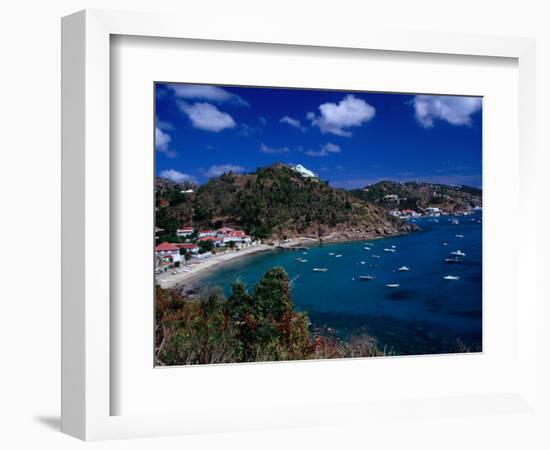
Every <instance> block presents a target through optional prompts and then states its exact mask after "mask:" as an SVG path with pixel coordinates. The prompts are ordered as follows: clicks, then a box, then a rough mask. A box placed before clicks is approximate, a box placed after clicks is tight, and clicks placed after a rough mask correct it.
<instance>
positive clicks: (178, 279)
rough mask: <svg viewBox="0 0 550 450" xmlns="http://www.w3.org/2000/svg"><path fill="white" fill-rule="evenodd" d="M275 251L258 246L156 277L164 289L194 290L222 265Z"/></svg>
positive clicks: (225, 254) (192, 264)
mask: <svg viewBox="0 0 550 450" xmlns="http://www.w3.org/2000/svg"><path fill="white" fill-rule="evenodd" d="M273 250H277V247H274V246H273V245H267V244H258V245H255V246H253V247H249V248H245V249H243V250H239V251H232V252H227V253H223V254H220V255H215V256H212V257H210V258H208V259H205V260H203V261H200V262H193V263H191V264H189V265H184V266H182V268H183V269H189V271H186V272H178V273H175V274H173V273H172V272H173V270H170V271H168V272H165V273H161V274H158V275H155V280H156V281H157V282H158V284H159V286H160V287H161V288H163V289H173V288H179V287H184V286H185V287H186V288H187V289H192V288H193V287H194V286H195V285H196V284H197V283H198V282H199V281H200V279H201V278H202V277H204V276H206V275H208V273H210V272H211V271H212V270H213V269H214V268H216V267H218V266H219V265H220V264H223V263H226V262H228V261H234V260H236V259H240V258H243V257H245V256H249V255H255V254H257V253H261V252H266V251H273Z"/></svg>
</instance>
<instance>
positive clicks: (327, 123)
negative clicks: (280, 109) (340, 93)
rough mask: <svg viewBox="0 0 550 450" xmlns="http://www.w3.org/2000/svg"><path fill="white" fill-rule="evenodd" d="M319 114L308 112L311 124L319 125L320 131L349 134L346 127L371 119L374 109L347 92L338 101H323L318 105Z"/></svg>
mask: <svg viewBox="0 0 550 450" xmlns="http://www.w3.org/2000/svg"><path fill="white" fill-rule="evenodd" d="M319 111H320V112H321V114H320V115H316V114H315V113H312V112H310V113H308V114H307V118H308V119H309V120H310V121H311V124H312V125H314V126H317V127H319V129H320V130H321V133H332V134H335V135H337V136H345V137H349V136H351V132H350V131H349V130H347V129H346V128H351V127H358V126H360V125H362V124H363V123H365V122H368V121H369V120H371V119H372V118H373V117H374V115H375V114H376V109H375V108H374V107H373V106H371V105H369V104H368V103H367V102H365V101H364V100H362V99H360V98H357V97H354V96H353V95H351V94H349V95H346V97H344V98H343V99H342V100H341V101H340V103H338V104H336V103H323V104H322V105H320V106H319Z"/></svg>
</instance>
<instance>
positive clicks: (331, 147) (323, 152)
mask: <svg viewBox="0 0 550 450" xmlns="http://www.w3.org/2000/svg"><path fill="white" fill-rule="evenodd" d="M341 152H342V149H341V148H340V147H339V146H338V145H336V144H333V143H332V142H327V143H326V144H325V145H323V146H322V147H321V148H320V149H319V150H307V151H306V152H305V153H306V155H308V156H328V155H330V154H331V153H341Z"/></svg>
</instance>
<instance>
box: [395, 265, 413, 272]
mask: <svg viewBox="0 0 550 450" xmlns="http://www.w3.org/2000/svg"><path fill="white" fill-rule="evenodd" d="M397 270H398V271H399V272H408V271H409V270H411V269H409V268H408V267H407V266H401V267H400V268H399V269H397Z"/></svg>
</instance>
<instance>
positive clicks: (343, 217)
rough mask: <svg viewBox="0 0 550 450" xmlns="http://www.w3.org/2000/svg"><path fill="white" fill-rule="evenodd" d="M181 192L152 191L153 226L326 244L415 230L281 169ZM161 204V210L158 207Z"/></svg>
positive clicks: (343, 194) (370, 206) (345, 194)
mask: <svg viewBox="0 0 550 450" xmlns="http://www.w3.org/2000/svg"><path fill="white" fill-rule="evenodd" d="M180 190H181V188H180V186H172V188H167V186H166V185H163V186H162V188H159V189H157V226H159V227H161V228H164V229H165V230H166V231H167V232H171V231H175V229H176V228H177V227H179V226H184V225H193V226H195V227H221V226H238V227H242V228H243V229H245V230H246V231H247V232H248V233H250V234H252V235H253V236H255V237H259V238H262V239H287V238H291V237H296V236H310V237H314V238H321V239H325V240H344V239H367V238H372V237H377V236H387V235H393V234H398V233H402V232H407V231H412V230H415V229H417V227H416V226H415V225H411V224H408V223H406V222H403V221H402V220H399V219H396V218H394V217H392V216H391V215H389V214H388V212H387V211H385V210H384V209H382V208H380V207H378V206H375V205H373V204H371V203H368V202H366V201H364V200H363V199H360V198H357V197H356V196H353V195H351V194H350V193H348V192H347V191H345V190H342V189H334V188H331V187H330V186H329V185H328V184H327V183H325V182H323V181H321V180H319V179H318V178H316V177H305V176H303V174H301V173H299V172H297V171H296V170H294V169H293V168H291V167H289V166H287V165H284V164H275V165H272V166H269V167H265V168H260V169H258V170H257V171H256V172H254V173H250V174H244V175H238V174H235V173H226V174H224V175H222V176H220V177H218V178H213V179H211V180H210V181H208V183H206V184H204V185H202V186H200V187H199V188H198V189H196V190H195V191H194V192H193V193H192V194H180V193H179V191H180ZM161 204H162V205H161Z"/></svg>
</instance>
